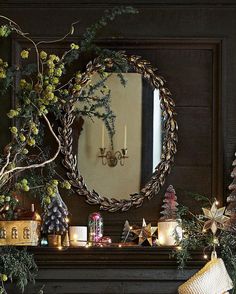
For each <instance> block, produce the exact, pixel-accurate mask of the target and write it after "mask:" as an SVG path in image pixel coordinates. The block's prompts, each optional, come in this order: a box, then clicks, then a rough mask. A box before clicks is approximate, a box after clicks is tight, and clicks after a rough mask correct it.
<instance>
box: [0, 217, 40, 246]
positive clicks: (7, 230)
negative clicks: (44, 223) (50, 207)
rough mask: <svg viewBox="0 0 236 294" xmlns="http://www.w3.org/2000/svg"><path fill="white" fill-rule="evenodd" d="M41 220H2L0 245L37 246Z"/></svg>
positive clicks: (0, 223)
mask: <svg viewBox="0 0 236 294" xmlns="http://www.w3.org/2000/svg"><path fill="white" fill-rule="evenodd" d="M39 235H40V221H35V220H17V221H0V246H6V245H15V246H37V245H38V242H39Z"/></svg>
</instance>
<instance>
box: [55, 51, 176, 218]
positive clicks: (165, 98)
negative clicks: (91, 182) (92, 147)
mask: <svg viewBox="0 0 236 294" xmlns="http://www.w3.org/2000/svg"><path fill="white" fill-rule="evenodd" d="M120 56H121V57H122V58H121V59H120V60H121V61H122V60H123V61H124V62H123V64H126V63H127V64H128V66H129V68H132V69H133V70H134V71H135V72H137V73H140V74H141V75H142V76H143V77H144V78H145V79H147V80H148V82H149V83H150V85H151V86H152V87H153V88H154V89H158V90H159V93H160V104H161V109H162V117H163V128H164V129H165V134H164V138H163V146H162V155H161V161H160V163H159V164H158V166H157V167H156V168H155V171H154V173H153V175H152V176H151V179H150V180H149V182H148V183H147V184H146V185H145V187H144V188H143V189H142V190H141V191H140V193H134V194H130V198H129V199H121V200H117V199H115V198H111V199H109V198H107V197H104V196H102V195H99V194H98V193H97V192H96V191H94V190H92V191H89V189H88V188H87V186H86V183H85V180H84V178H83V176H82V175H81V173H80V171H79V169H78V161H77V156H76V155H74V153H73V150H72V144H73V130H72V124H73V121H74V119H75V116H76V115H75V113H74V110H73V105H71V104H69V105H66V107H65V109H64V110H65V113H64V115H63V116H62V117H61V124H62V126H61V127H59V138H60V141H61V145H62V146H63V147H62V149H61V150H62V154H63V155H64V158H63V161H62V163H63V165H64V166H65V167H66V169H67V176H68V178H69V180H70V183H71V185H72V186H73V187H74V188H75V189H76V192H77V193H78V194H79V195H82V196H86V202H87V203H89V204H92V205H99V206H100V209H101V210H106V211H109V212H116V211H119V210H121V211H127V210H129V209H130V208H131V207H136V208H137V207H140V206H141V205H142V204H143V201H144V200H145V199H148V200H150V199H151V198H152V197H153V196H154V195H156V194H157V193H158V192H159V190H160V188H161V186H162V185H163V184H164V182H165V178H166V175H167V174H168V173H169V172H170V170H171V165H172V163H173V161H174V155H175V153H176V151H177V148H176V143H177V141H178V138H177V130H178V126H177V122H176V120H175V114H176V113H175V104H174V101H173V99H172V98H171V93H170V91H169V90H168V89H167V88H166V87H165V81H164V79H163V78H162V77H161V76H159V75H158V74H157V73H156V70H155V69H154V68H153V67H152V66H151V64H150V62H148V61H146V60H144V59H142V58H141V57H140V56H135V55H132V56H127V55H125V54H124V53H120ZM116 65H117V64H116V63H114V62H113V59H112V58H105V59H104V60H101V59H99V58H97V59H95V60H94V61H93V62H90V63H89V64H88V65H87V68H86V72H85V73H84V76H83V79H84V80H85V81H88V80H90V78H91V76H92V74H93V73H95V72H96V71H97V70H98V71H99V70H101V69H102V70H105V68H106V67H109V69H110V70H111V69H112V68H113V66H116ZM116 69H117V68H116Z"/></svg>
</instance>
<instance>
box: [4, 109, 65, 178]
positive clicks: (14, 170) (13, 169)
mask: <svg viewBox="0 0 236 294" xmlns="http://www.w3.org/2000/svg"><path fill="white" fill-rule="evenodd" d="M43 118H44V119H45V121H46V123H47V125H48V128H49V130H50V132H51V133H52V135H53V137H54V138H55V140H56V141H57V143H58V147H57V151H56V153H55V154H54V155H53V156H52V157H51V158H50V159H48V160H45V161H44V162H42V163H38V164H31V165H28V166H16V167H14V168H12V169H11V170H7V171H5V172H3V173H0V181H1V180H2V179H3V177H5V176H6V175H8V174H11V173H13V172H17V171H18V172H19V171H24V170H28V169H32V168H39V167H44V166H45V165H47V164H49V163H51V162H53V161H54V160H55V159H56V158H57V156H58V154H59V153H60V150H61V142H60V140H59V139H58V137H57V135H56V134H55V132H54V130H53V128H52V125H51V123H50V121H49V120H48V118H47V117H46V115H44V114H43Z"/></svg>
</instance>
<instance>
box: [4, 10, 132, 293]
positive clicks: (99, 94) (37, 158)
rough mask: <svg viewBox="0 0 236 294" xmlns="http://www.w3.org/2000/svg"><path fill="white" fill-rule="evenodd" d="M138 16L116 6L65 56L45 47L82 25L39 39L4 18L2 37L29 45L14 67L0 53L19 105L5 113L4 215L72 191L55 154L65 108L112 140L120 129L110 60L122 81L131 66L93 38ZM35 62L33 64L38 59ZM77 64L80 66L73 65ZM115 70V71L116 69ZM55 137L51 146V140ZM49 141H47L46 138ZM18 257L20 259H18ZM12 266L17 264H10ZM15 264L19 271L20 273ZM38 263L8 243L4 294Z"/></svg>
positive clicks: (6, 79)
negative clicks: (85, 56)
mask: <svg viewBox="0 0 236 294" xmlns="http://www.w3.org/2000/svg"><path fill="white" fill-rule="evenodd" d="M134 13H137V11H136V10H135V9H133V8H132V7H115V8H113V9H111V10H107V11H105V14H104V15H103V16H102V17H101V18H100V19H99V20H98V21H97V22H96V23H95V24H93V25H92V26H91V27H90V28H88V29H87V30H86V32H85V33H84V35H83V36H82V38H81V40H80V42H78V43H71V44H70V45H68V49H67V50H66V51H65V52H62V53H61V54H54V53H49V52H47V50H45V49H44V48H43V46H44V45H45V44H52V43H56V42H60V41H63V40H66V38H67V37H68V36H70V37H72V36H73V35H75V27H76V25H77V23H78V22H74V23H72V24H71V26H70V29H69V31H68V33H67V34H66V35H64V36H62V37H61V38H60V39H55V40H51V41H40V42H36V41H35V40H34V39H33V38H31V36H30V34H29V33H27V32H24V30H23V29H22V28H21V27H20V26H19V25H18V24H17V23H16V22H14V21H13V20H11V19H10V18H8V17H6V16H4V15H0V21H1V23H3V24H2V25H1V26H0V42H1V38H8V37H11V35H17V36H19V37H20V38H23V39H25V40H26V44H27V45H26V48H22V51H21V52H20V60H21V62H20V65H15V64H11V65H9V64H8V63H7V62H6V61H5V60H3V59H1V58H0V99H1V97H3V96H4V95H7V93H9V92H12V93H13V95H14V99H15V106H14V107H13V108H12V109H10V110H9V111H8V113H7V117H8V119H10V120H11V122H12V123H11V127H10V129H9V132H10V135H11V140H10V142H9V143H8V144H7V145H6V146H5V147H4V150H3V152H2V155H0V219H4V220H10V219H15V218H16V217H17V216H16V210H17V206H18V205H19V199H18V195H19V194H20V195H23V197H25V194H26V193H32V194H33V195H38V196H39V197H40V198H39V199H40V203H41V205H42V207H43V209H44V214H47V209H48V207H50V204H51V206H52V205H54V204H57V203H56V202H55V201H56V199H58V195H59V193H58V188H62V189H67V190H68V191H70V190H71V184H70V182H69V181H67V180H64V178H63V176H62V175H61V174H60V173H58V171H57V167H56V163H57V162H56V159H57V157H58V155H59V153H60V152H61V148H62V146H61V142H60V140H59V137H58V132H57V122H59V121H60V119H61V117H63V115H64V109H65V107H66V106H67V105H70V106H72V107H73V111H74V112H75V113H76V114H77V115H78V116H83V117H88V118H91V119H92V118H93V117H97V118H99V119H101V120H103V122H104V124H105V126H106V127H107V130H108V133H109V135H110V138H111V142H112V137H113V135H114V132H115V127H114V120H115V115H114V113H113V111H112V109H111V107H110V91H109V89H107V88H106V86H105V81H106V79H107V77H108V76H109V74H108V73H107V72H106V69H107V68H108V69H109V64H113V69H114V70H116V71H117V73H118V74H119V76H120V78H121V82H122V83H124V81H123V79H122V74H121V73H122V72H124V69H125V68H126V69H127V63H126V61H124V58H123V53H122V52H116V51H113V50H107V49H103V48H99V47H98V46H97V45H96V41H95V38H96V37H97V34H98V33H99V32H100V31H101V30H103V28H104V27H105V26H106V25H107V24H108V23H109V22H111V21H113V20H114V19H115V18H116V17H117V16H119V15H121V14H134ZM87 52H89V55H91V53H92V55H94V56H96V57H97V59H98V60H99V62H100V64H101V66H100V67H99V69H98V71H97V72H96V73H97V74H98V75H99V77H100V81H99V82H97V83H95V84H94V85H93V84H92V78H93V75H94V74H95V72H89V70H88V69H89V68H90V64H88V65H87V69H86V70H85V72H84V71H83V69H81V68H78V64H79V63H78V60H79V58H80V57H81V55H82V53H87ZM32 59H33V60H34V62H32ZM75 68H76V69H75ZM113 69H112V70H113ZM49 137H50V138H51V139H52V140H50V141H52V142H55V143H54V144H53V146H50V145H48V144H46V143H45V142H48V138H49ZM46 139H47V141H46ZM17 260H18V262H17ZM12 265H14V268H13V267H12ZM15 269H17V270H15ZM36 269H37V267H36V265H35V264H34V261H33V257H32V256H31V255H29V254H28V253H27V251H25V250H18V249H16V248H14V247H12V248H9V250H8V249H7V248H3V249H2V250H1V255H0V279H1V282H2V287H1V286H0V293H6V290H5V287H4V283H5V282H6V280H7V279H8V280H17V285H18V286H19V287H20V289H21V290H22V291H23V290H24V287H25V286H26V284H27V282H28V281H31V280H33V279H34V276H35V273H36Z"/></svg>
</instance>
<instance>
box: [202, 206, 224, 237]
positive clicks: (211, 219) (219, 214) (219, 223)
mask: <svg viewBox="0 0 236 294" xmlns="http://www.w3.org/2000/svg"><path fill="white" fill-rule="evenodd" d="M216 203H217V201H215V202H214V203H213V204H212V206H211V209H207V208H202V210H203V213H204V216H205V218H207V219H208V220H207V221H206V222H205V223H204V226H203V231H207V230H209V229H210V230H211V231H212V233H213V234H214V235H215V234H216V231H217V230H218V229H221V230H222V229H223V228H224V225H225V223H226V222H227V221H228V220H229V217H227V216H225V215H224V212H225V207H221V208H218V207H217V204H216Z"/></svg>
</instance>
